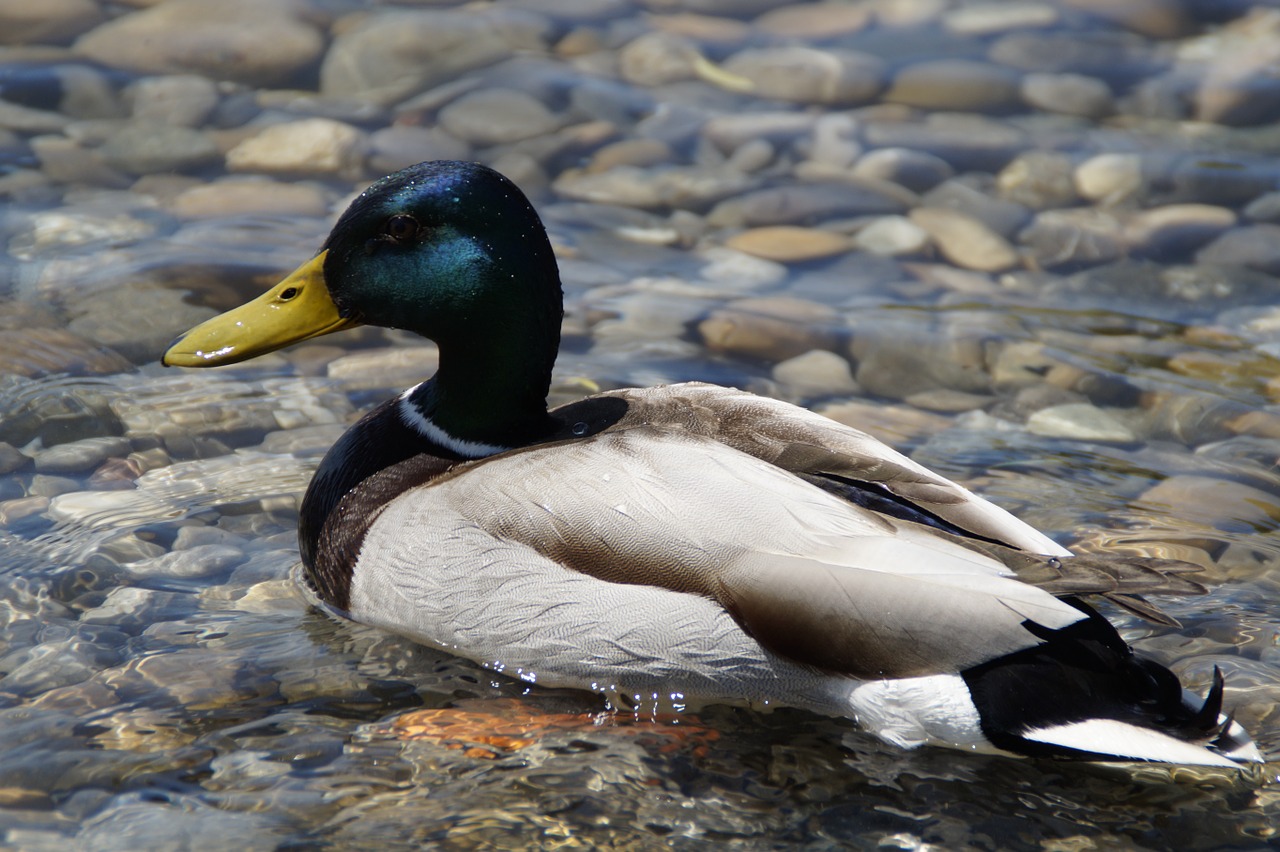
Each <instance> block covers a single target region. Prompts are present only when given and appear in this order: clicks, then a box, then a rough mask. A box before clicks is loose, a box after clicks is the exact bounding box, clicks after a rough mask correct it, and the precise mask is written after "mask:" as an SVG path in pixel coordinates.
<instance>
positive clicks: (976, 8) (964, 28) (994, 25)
mask: <svg viewBox="0 0 1280 852" xmlns="http://www.w3.org/2000/svg"><path fill="white" fill-rule="evenodd" d="M1058 15H1059V13H1058V10H1057V9H1055V8H1054V7H1053V6H1051V5H1050V4H1048V3H1032V2H1007V1H1006V2H987V3H977V4H974V5H972V6H961V7H960V8H958V9H953V10H951V11H949V12H947V13H946V15H944V16H943V19H942V22H943V24H944V25H945V26H946V28H947V29H948V30H950V31H951V32H953V33H956V34H957V35H965V36H989V35H995V34H997V33H1004V32H1009V31H1010V30H1023V29H1032V28H1041V27H1051V26H1053V25H1054V24H1056V23H1057V22H1058Z"/></svg>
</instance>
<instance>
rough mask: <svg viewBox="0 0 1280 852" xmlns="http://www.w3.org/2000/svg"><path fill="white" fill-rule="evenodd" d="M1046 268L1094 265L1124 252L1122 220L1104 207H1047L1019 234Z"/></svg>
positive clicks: (1039, 262) (1019, 237)
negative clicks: (1095, 208)
mask: <svg viewBox="0 0 1280 852" xmlns="http://www.w3.org/2000/svg"><path fill="white" fill-rule="evenodd" d="M1018 241H1019V242H1020V243H1021V244H1022V245H1025V246H1027V247H1028V248H1029V249H1030V250H1031V254H1032V256H1033V257H1034V258H1035V260H1036V263H1037V264H1038V265H1039V266H1040V267H1041V268H1044V269H1052V268H1055V267H1079V266H1094V265H1097V264H1102V263H1107V262H1109V261H1113V260H1116V259H1117V258H1120V257H1122V256H1123V255H1124V253H1125V244H1124V239H1123V230H1122V228H1121V226H1120V221H1119V220H1118V219H1117V218H1116V217H1115V216H1114V215H1112V214H1110V213H1107V212H1106V211H1103V210H1094V209H1091V208H1087V207H1080V208H1073V209H1069V210H1045V211H1042V212H1041V213H1039V214H1037V215H1036V217H1035V219H1034V220H1032V222H1031V224H1030V225H1028V226H1027V227H1026V228H1024V229H1023V230H1022V232H1021V233H1020V234H1019V235H1018Z"/></svg>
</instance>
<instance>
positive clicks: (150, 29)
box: [75, 0, 324, 86]
mask: <svg viewBox="0 0 1280 852" xmlns="http://www.w3.org/2000/svg"><path fill="white" fill-rule="evenodd" d="M298 10H299V7H298V6H297V5H295V4H293V3H290V2H287V0H220V2H218V3H208V2H205V0H166V2H164V3H161V4H158V5H155V6H151V7H150V8H147V9H142V10H138V11H134V12H130V13H128V14H125V15H121V16H120V17H118V18H115V19H114V20H111V21H108V22H107V23H105V24H103V25H102V26H100V27H98V28H97V29H95V30H93V31H92V32H90V33H88V34H86V35H85V36H83V37H81V38H80V40H79V41H77V42H76V46H75V47H76V51H77V52H78V53H80V54H81V55H83V56H87V57H89V58H90V59H93V60H95V61H97V62H101V63H102V64H104V65H107V66H109V67H112V68H125V69H128V70H131V71H141V72H144V73H153V74H170V73H180V72H192V73H196V74H202V75H206V76H209V77H212V78H214V79H224V80H235V81H237V82H241V83H245V84H247V85H251V86H276V85H282V84H284V83H286V82H288V81H289V80H291V79H292V78H293V77H294V76H295V75H297V74H298V73H300V72H301V71H302V70H303V69H305V68H307V67H308V66H311V65H313V63H314V62H315V61H316V60H317V59H318V58H319V57H320V54H321V51H322V50H323V48H324V36H323V35H321V33H320V31H319V30H318V29H317V28H316V27H315V26H314V25H313V24H311V23H309V22H307V21H306V20H304V19H303V18H302V17H300V16H299V15H297V14H296V13H297V11H298ZM245 21H252V22H253V26H251V27H250V26H245V25H244V22H245Z"/></svg>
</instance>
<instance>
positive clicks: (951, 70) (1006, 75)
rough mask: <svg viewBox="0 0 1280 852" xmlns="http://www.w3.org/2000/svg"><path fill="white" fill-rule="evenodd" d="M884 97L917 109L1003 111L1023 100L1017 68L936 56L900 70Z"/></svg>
mask: <svg viewBox="0 0 1280 852" xmlns="http://www.w3.org/2000/svg"><path fill="white" fill-rule="evenodd" d="M884 100H886V101H889V102H891V103H899V104H906V105H907V106H913V107H918V108H920V109H938V110H955V111H968V112H1006V111H1009V110H1012V109H1015V108H1016V107H1018V106H1020V105H1021V103H1022V98H1021V94H1020V92H1019V76H1018V74H1017V73H1016V72H1014V71H1012V70H1010V69H1008V68H1004V67H1002V66H999V65H992V64H990V63H987V62H976V61H974V60H971V59H936V60H929V61H925V62H917V63H915V64H912V65H908V66H906V67H905V68H903V69H902V70H900V71H899V72H898V73H897V75H896V76H895V77H894V78H893V83H892V84H891V85H890V86H889V89H888V91H886V92H885V93H884Z"/></svg>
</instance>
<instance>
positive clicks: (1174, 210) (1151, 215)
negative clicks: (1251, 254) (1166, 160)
mask: <svg viewBox="0 0 1280 852" xmlns="http://www.w3.org/2000/svg"><path fill="white" fill-rule="evenodd" d="M1235 224H1236V214H1235V213H1234V212H1232V211H1231V210H1228V209H1227V208H1225V207H1214V206H1212V205H1208V204H1168V205H1165V206H1163V207H1155V208H1152V209H1150V210H1143V211H1142V212H1140V213H1138V214H1136V215H1135V216H1134V217H1133V218H1132V219H1130V220H1129V222H1128V223H1127V224H1126V225H1125V229H1124V238H1125V240H1126V241H1127V242H1128V243H1129V250H1130V251H1131V252H1133V253H1135V254H1141V255H1144V256H1146V257H1153V258H1156V259H1161V260H1167V259H1175V258H1181V257H1186V256H1188V255H1190V254H1191V253H1193V252H1194V251H1195V250H1196V249H1198V248H1200V247H1201V246H1202V245H1204V244H1205V243H1207V242H1209V241H1210V240H1212V239H1214V238H1215V237H1217V236H1219V235H1220V234H1222V233H1223V232H1224V231H1226V230H1227V229H1228V228H1231V227H1233V226H1234V225H1235Z"/></svg>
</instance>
